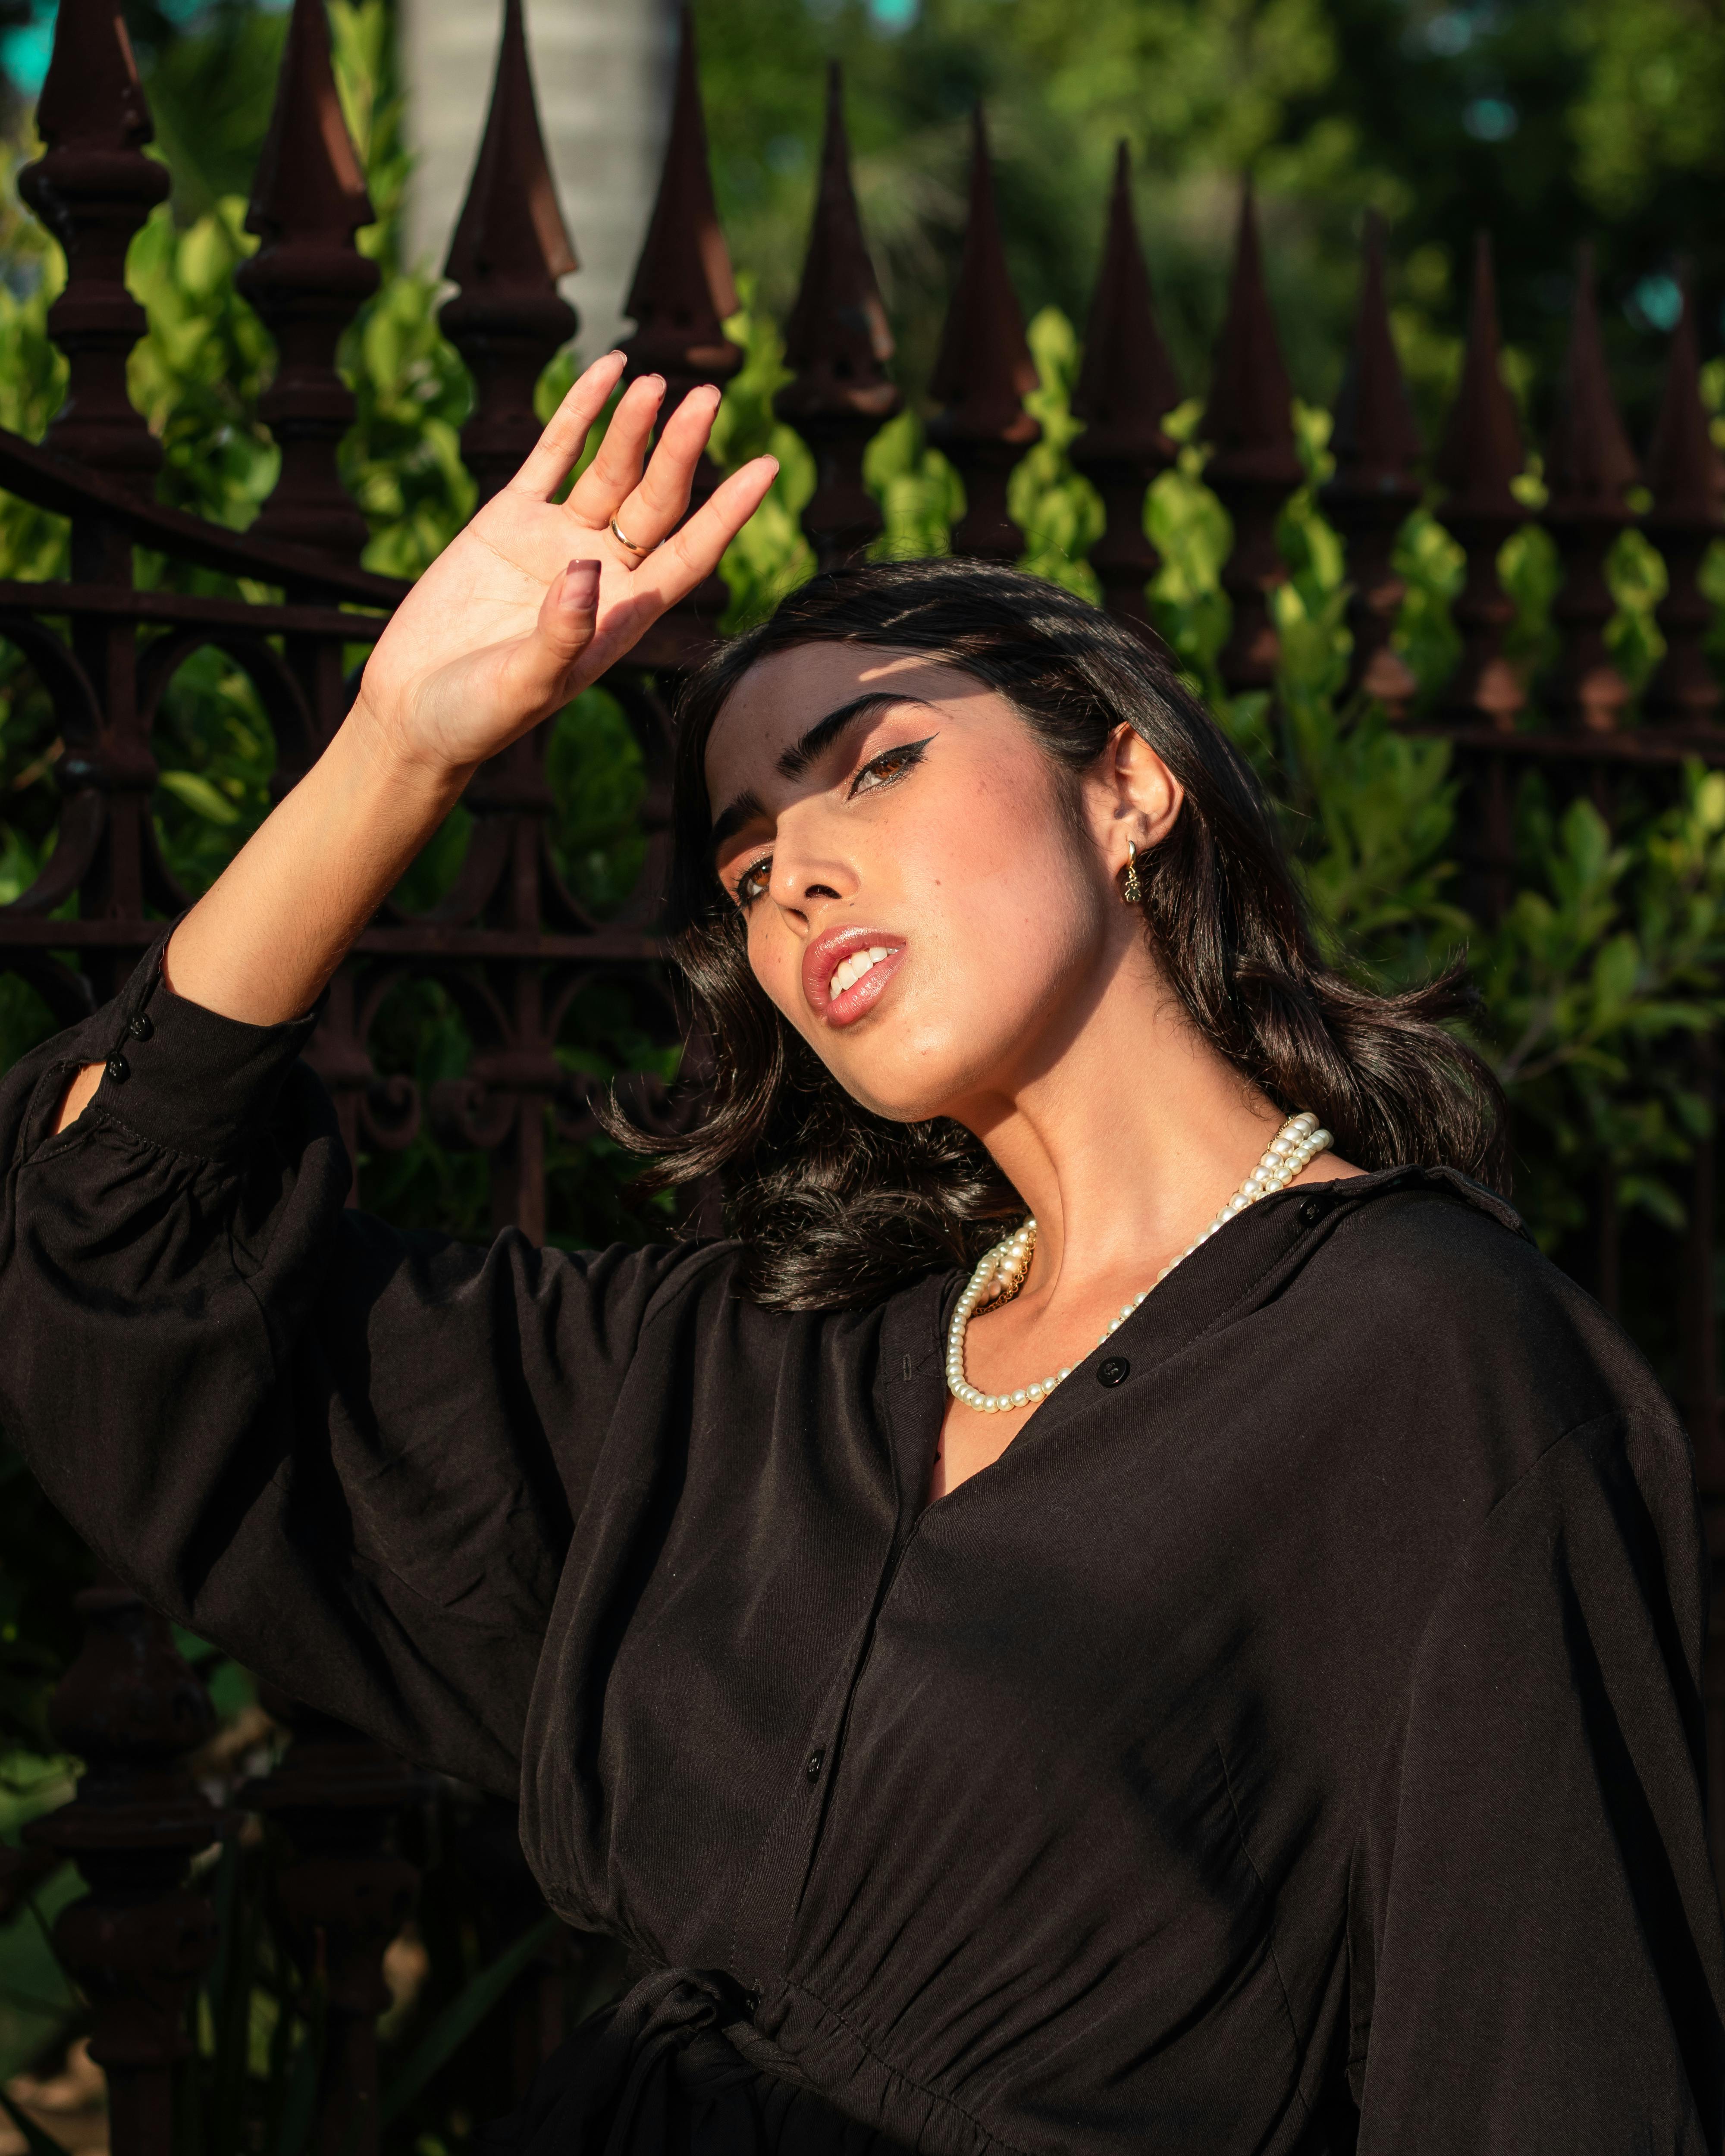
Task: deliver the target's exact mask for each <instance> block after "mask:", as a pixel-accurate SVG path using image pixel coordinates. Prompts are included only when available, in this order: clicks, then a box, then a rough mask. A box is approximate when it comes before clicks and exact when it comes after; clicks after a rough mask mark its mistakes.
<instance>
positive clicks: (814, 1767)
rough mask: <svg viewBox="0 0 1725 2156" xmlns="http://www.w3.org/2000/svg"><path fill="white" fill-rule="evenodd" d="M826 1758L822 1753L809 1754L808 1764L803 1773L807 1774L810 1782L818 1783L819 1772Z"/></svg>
mask: <svg viewBox="0 0 1725 2156" xmlns="http://www.w3.org/2000/svg"><path fill="white" fill-rule="evenodd" d="M826 1756H827V1755H826V1753H824V1752H811V1753H809V1764H808V1765H807V1766H806V1767H805V1768H803V1773H804V1774H807V1776H808V1777H809V1780H810V1781H811V1782H818V1781H819V1779H820V1770H821V1767H822V1765H823V1763H824V1761H825V1758H826Z"/></svg>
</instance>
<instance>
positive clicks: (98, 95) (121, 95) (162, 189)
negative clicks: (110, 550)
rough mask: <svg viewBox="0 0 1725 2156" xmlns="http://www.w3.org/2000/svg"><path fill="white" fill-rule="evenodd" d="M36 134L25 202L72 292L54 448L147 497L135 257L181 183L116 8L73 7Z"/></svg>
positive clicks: (153, 453) (56, 333) (68, 8)
mask: <svg viewBox="0 0 1725 2156" xmlns="http://www.w3.org/2000/svg"><path fill="white" fill-rule="evenodd" d="M36 126H37V128H38V130H39V132H40V134H41V136H42V139H43V141H44V143H45V144H46V146H47V147H46V149H45V151H44V154H43V155H42V156H41V157H38V158H37V159H36V160H35V161H34V162H33V163H31V164H28V165H26V166H25V167H24V168H23V171H22V172H20V173H19V174H18V193H20V194H21V195H22V196H23V198H24V200H25V201H26V202H27V203H28V204H29V205H30V208H32V209H33V210H34V212H35V213H36V214H37V216H38V217H39V218H41V220H42V222H43V223H44V224H45V225H46V226H47V227H48V228H49V231H50V232H51V233H52V234H54V238H55V239H57V240H59V243H60V245H61V246H62V247H63V248H64V249H65V250H66V285H65V289H64V291H62V292H61V294H60V295H59V298H58V299H57V300H55V301H54V305H52V306H51V307H50V308H49V311H48V333H49V336H51V337H52V338H53V339H54V342H55V343H56V344H57V345H58V346H59V348H60V350H61V351H62V352H64V354H65V355H66V360H67V364H68V370H69V372H68V379H67V382H66V400H65V402H64V404H63V405H62V406H61V407H60V409H59V414H58V416H57V417H56V418H55V419H54V423H53V424H52V425H51V426H50V427H49V430H48V445H49V448H50V449H57V450H58V451H59V454H61V455H62V456H66V457H74V458H75V459H77V460H78V462H79V463H80V464H82V465H87V466H88V467H89V468H90V470H92V471H100V472H105V473H107V474H108V475H110V477H112V478H114V479H116V480H121V482H122V483H124V484H125V485H128V486H131V487H134V488H136V490H138V491H139V492H140V493H142V494H148V493H149V491H150V489H151V481H152V480H154V479H155V476H156V475H157V472H158V471H159V470H161V469H162V444H161V443H160V442H158V441H157V439H156V437H155V436H154V435H153V434H151V432H150V429H149V428H148V426H147V425H146V423H145V421H144V418H143V416H142V414H141V413H138V412H136V411H135V410H134V409H133V408H132V404H131V398H129V397H128V396H127V394H126V357H127V355H128V353H130V352H131V348H132V346H134V345H135V344H136V342H137V341H138V339H139V338H140V337H141V336H142V335H143V334H144V331H145V330H146V328H147V327H148V324H147V322H146V320H145V316H144V311H143V309H142V308H141V306H140V305H138V303H137V301H136V300H134V299H133V297H132V296H131V293H130V292H129V291H128V290H126V250H127V249H128V248H129V247H130V246H131V240H132V236H133V234H135V233H136V231H137V230H138V228H139V227H140V226H141V224H142V223H144V221H145V219H146V218H147V217H148V216H149V214H150V213H151V210H152V209H153V208H155V207H156V205H157V203H160V202H165V201H166V200H167V193H168V187H169V184H170V182H169V179H168V173H167V167H166V166H165V165H162V164H159V163H158V162H157V161H156V159H154V158H153V157H146V156H145V155H144V150H143V146H144V144H145V143H146V142H147V141H150V139H151V136H152V135H153V134H154V132H155V130H154V129H153V127H152V126H151V123H150V109H149V106H148V105H146V102H145V100H144V92H143V87H142V85H141V83H140V82H139V80H138V71H137V67H136V63H135V62H134V60H133V59H132V53H131V40H130V39H129V38H127V36H126V20H125V18H124V17H123V16H122V15H121V12H120V9H119V7H118V6H117V5H116V0H62V4H61V7H60V11H59V19H58V21H57V22H56V23H55V25H54V54H53V57H52V59H50V61H49V68H48V74H47V78H46V80H44V83H43V85H42V96H41V100H40V102H39V104H38V105H37V107H36ZM85 573H88V572H87V571H86V572H85Z"/></svg>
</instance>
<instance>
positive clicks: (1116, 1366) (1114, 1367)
mask: <svg viewBox="0 0 1725 2156" xmlns="http://www.w3.org/2000/svg"><path fill="white" fill-rule="evenodd" d="M1131 1370H1132V1364H1131V1363H1128V1362H1127V1359H1126V1358H1125V1356H1124V1355H1111V1356H1110V1357H1109V1358H1108V1359H1107V1361H1106V1363H1098V1364H1097V1365H1096V1383H1098V1384H1099V1385H1123V1384H1124V1383H1126V1381H1127V1376H1128V1375H1129V1374H1130V1373H1131Z"/></svg>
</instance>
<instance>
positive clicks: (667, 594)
mask: <svg viewBox="0 0 1725 2156" xmlns="http://www.w3.org/2000/svg"><path fill="white" fill-rule="evenodd" d="M777 478H778V458H777V457H755V458H753V459H752V460H751V461H750V462H749V463H747V464H746V465H743V466H742V470H739V471H734V472H732V475H731V476H730V478H729V479H727V480H724V481H723V482H722V483H721V485H719V486H717V487H716V488H715V489H714V490H713V492H712V494H711V496H710V497H709V498H708V499H707V500H706V501H705V502H703V503H702V504H701V507H700V508H699V509H697V510H696V512H695V514H694V516H691V518H690V519H689V521H688V522H687V523H686V524H685V525H684V526H683V527H682V529H681V530H680V531H675V532H673V533H672V535H671V536H670V538H669V539H667V540H666V541H665V543H664V545H663V546H661V547H656V548H655V550H654V552H652V553H651V554H650V555H649V557H647V559H646V560H645V561H644V562H642V564H641V566H640V567H639V569H638V570H636V572H635V588H637V589H638V590H639V591H641V592H643V593H644V594H649V595H650V596H651V598H652V599H653V601H654V603H655V604H656V605H657V606H659V607H660V608H665V607H669V606H675V604H676V603H677V601H678V600H679V599H680V598H682V597H683V596H684V595H685V593H688V592H692V591H693V590H694V588H695V587H696V585H697V584H698V583H700V582H701V579H702V578H703V577H710V576H711V574H712V572H713V571H714V570H715V569H716V568H717V567H718V566H719V557H720V556H721V554H722V553H723V552H724V551H725V549H726V547H728V546H729V545H730V544H731V542H732V540H733V539H734V538H735V537H736V536H737V533H738V532H739V531H742V527H743V526H744V525H745V524H747V522H748V521H749V519H750V517H752V516H753V515H754V513H755V511H757V509H758V508H759V507H760V506H761V504H762V501H764V500H765V499H766V497H767V491H768V488H769V487H770V486H771V485H773V480H776V479H777Z"/></svg>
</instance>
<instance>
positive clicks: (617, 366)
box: [509, 352, 627, 501]
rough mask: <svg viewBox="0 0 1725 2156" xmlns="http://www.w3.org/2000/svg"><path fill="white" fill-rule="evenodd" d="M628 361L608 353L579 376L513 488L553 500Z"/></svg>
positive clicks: (529, 455)
mask: <svg viewBox="0 0 1725 2156" xmlns="http://www.w3.org/2000/svg"><path fill="white" fill-rule="evenodd" d="M626 364H627V362H626V361H625V359H624V356H623V354H622V353H621V352H607V353H606V354H605V356H604V357H603V359H596V360H595V361H594V362H593V365H592V366H591V367H588V368H586V369H585V370H584V371H583V372H582V373H580V374H578V376H577V377H575V380H574V381H573V382H572V383H571V384H570V386H569V388H568V391H567V394H566V395H565V396H564V398H563V401H562V403H561V404H559V405H558V407H557V409H556V411H555V412H553V413H552V415H551V417H550V418H549V419H548V420H547V422H546V427H545V432H544V433H543V434H542V435H541V436H540V437H539V439H538V440H537V441H536V443H535V444H534V445H533V447H532V449H531V452H530V453H529V454H528V457H527V460H526V463H525V464H524V465H522V466H521V470H519V471H518V472H517V473H516V475H515V477H514V478H513V479H512V480H511V481H510V482H509V483H510V485H511V487H512V488H514V489H515V490H517V491H518V492H521V493H523V494H531V495H532V496H533V497H534V499H535V500H538V501H549V500H550V499H551V497H552V495H554V494H555V493H556V492H557V489H558V488H559V487H560V486H561V485H562V483H563V481H564V480H566V479H567V477H568V476H569V473H570V470H571V469H572V467H573V466H574V465H575V464H576V463H577V462H578V459H579V458H580V455H581V452H582V451H583V449H585V448H586V446H587V437H588V432H589V430H590V429H591V428H592V426H593V421H594V420H595V419H597V418H598V416H599V414H600V413H601V412H603V410H604V408H605V400H606V399H607V398H608V397H609V396H610V394H611V392H612V391H613V390H614V388H616V387H617V382H618V377H619V376H620V375H621V374H622V372H623V370H624V367H625V365H626Z"/></svg>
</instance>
